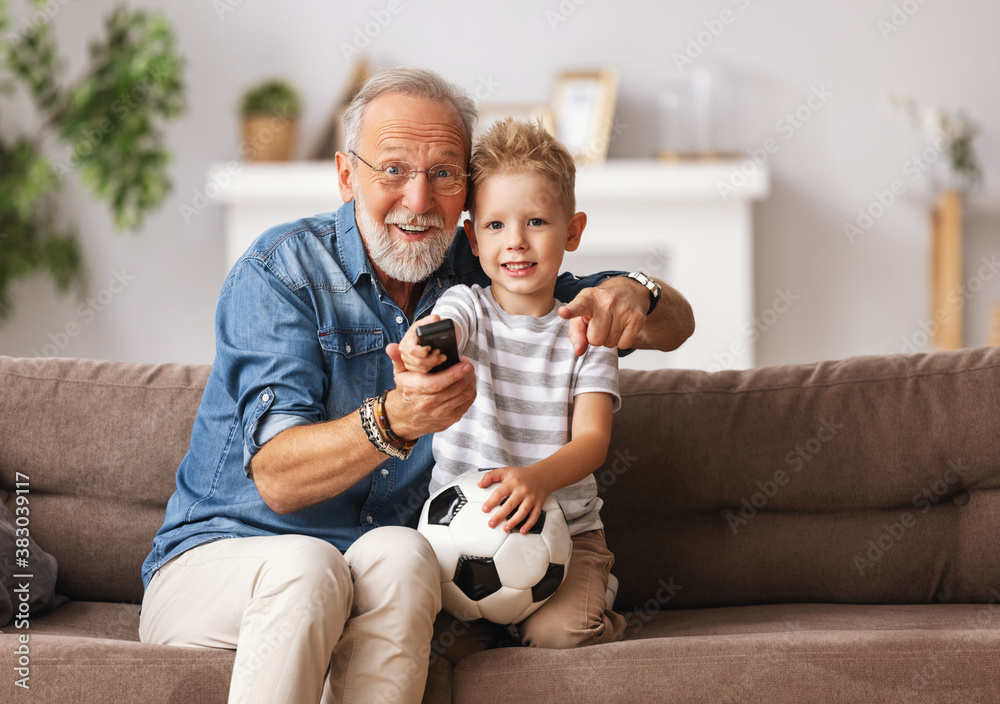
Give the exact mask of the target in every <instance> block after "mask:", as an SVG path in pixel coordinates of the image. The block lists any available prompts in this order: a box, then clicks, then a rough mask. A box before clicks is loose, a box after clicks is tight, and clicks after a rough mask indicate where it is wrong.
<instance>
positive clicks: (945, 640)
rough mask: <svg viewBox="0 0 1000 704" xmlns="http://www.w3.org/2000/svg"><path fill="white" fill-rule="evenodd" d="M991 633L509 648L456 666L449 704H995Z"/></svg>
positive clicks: (998, 688) (997, 636)
mask: <svg viewBox="0 0 1000 704" xmlns="http://www.w3.org/2000/svg"><path fill="white" fill-rule="evenodd" d="M998 651H1000V631H997V630H963V631H958V630H931V631H920V630H914V631H883V630H865V631H854V630H846V631H810V630H803V631H789V632H785V633H781V634H775V633H749V634H739V633H737V634H731V635H718V636H689V637H679V638H656V639H651V640H631V641H624V642H618V643H607V644H605V645H595V646H589V647H586V648H578V649H576V650H539V649H536V648H505V649H501V650H494V651H488V652H485V653H480V654H478V655H473V656H471V657H468V658H466V659H465V660H462V661H461V662H460V663H458V664H457V665H456V666H455V670H454V673H453V681H454V693H453V697H454V702H455V704H494V703H495V704H506V703H507V702H510V701H511V700H512V693H514V699H515V700H516V701H533V702H574V703H575V704H590V703H593V704H607V702H672V703H676V704H702V703H703V702H721V703H723V704H729V703H735V702H762V703H763V702H766V703H767V704H802V702H823V703H824V704H855V703H856V702H874V703H886V704H888V703H889V702H900V701H928V702H936V703H941V702H944V703H954V704H972V703H981V704H994V703H995V702H997V701H1000V682H998V680H997V677H996V671H997V667H998V665H1000V662H998V656H997V653H998Z"/></svg>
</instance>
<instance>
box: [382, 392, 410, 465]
mask: <svg viewBox="0 0 1000 704" xmlns="http://www.w3.org/2000/svg"><path fill="white" fill-rule="evenodd" d="M388 395H389V390H388V389H386V390H385V391H383V392H382V393H381V394H379V397H378V400H376V401H375V415H377V416H378V421H379V425H380V426H381V427H382V430H384V431H385V436H386V438H388V440H389V443H390V444H391V445H395V446H396V447H398V448H400V449H410V450H412V449H413V446H414V445H416V444H417V441H416V440H403V438H401V437H399V436H398V435H396V433H394V432H392V428H390V427H389V416H388V415H387V414H386V412H385V399H386V397H387V396H388Z"/></svg>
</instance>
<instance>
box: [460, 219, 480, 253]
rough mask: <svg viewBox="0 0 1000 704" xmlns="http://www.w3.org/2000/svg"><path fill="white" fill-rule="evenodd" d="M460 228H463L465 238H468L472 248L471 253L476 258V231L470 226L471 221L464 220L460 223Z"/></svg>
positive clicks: (477, 247)
mask: <svg viewBox="0 0 1000 704" xmlns="http://www.w3.org/2000/svg"><path fill="white" fill-rule="evenodd" d="M462 227H464V228H465V236H466V237H468V238H469V245H470V246H471V247H472V253H473V254H475V255H476V256H477V257H478V256H479V242H477V241H476V229H475V228H474V227H473V226H472V221H471V220H466V221H465V222H464V223H462Z"/></svg>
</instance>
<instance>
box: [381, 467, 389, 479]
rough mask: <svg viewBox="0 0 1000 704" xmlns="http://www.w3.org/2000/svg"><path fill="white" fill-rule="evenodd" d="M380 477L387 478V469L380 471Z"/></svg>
mask: <svg viewBox="0 0 1000 704" xmlns="http://www.w3.org/2000/svg"><path fill="white" fill-rule="evenodd" d="M382 476H383V477H388V476H389V470H388V469H383V470H382Z"/></svg>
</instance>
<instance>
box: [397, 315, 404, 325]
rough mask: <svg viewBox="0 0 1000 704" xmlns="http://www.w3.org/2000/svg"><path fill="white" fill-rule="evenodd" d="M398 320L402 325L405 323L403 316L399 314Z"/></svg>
mask: <svg viewBox="0 0 1000 704" xmlns="http://www.w3.org/2000/svg"><path fill="white" fill-rule="evenodd" d="M396 322H397V323H399V324H400V325H402V324H403V316H401V315H397V316H396Z"/></svg>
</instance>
